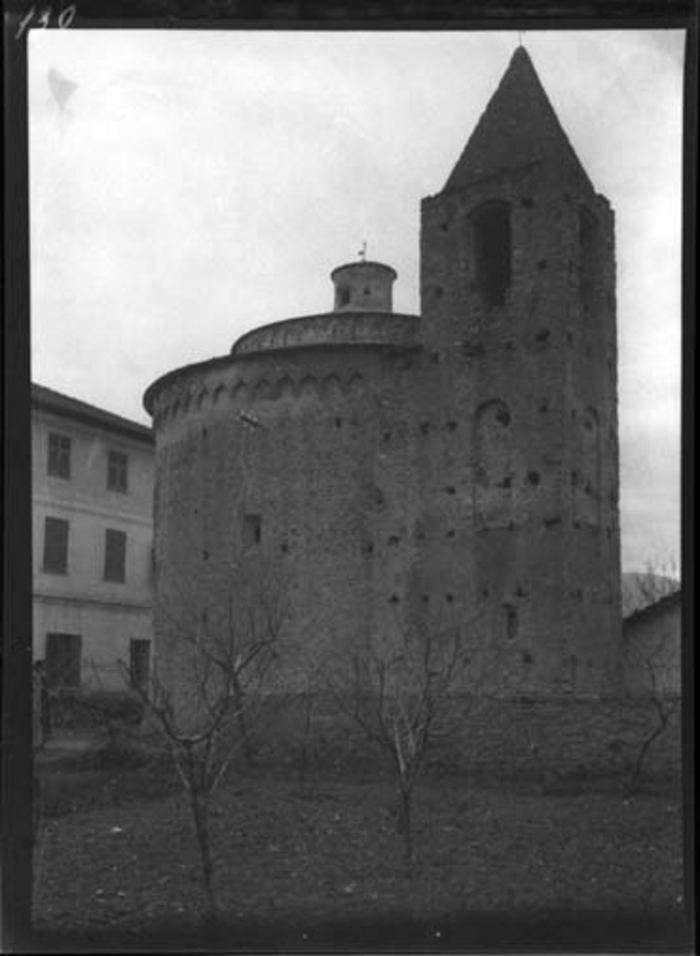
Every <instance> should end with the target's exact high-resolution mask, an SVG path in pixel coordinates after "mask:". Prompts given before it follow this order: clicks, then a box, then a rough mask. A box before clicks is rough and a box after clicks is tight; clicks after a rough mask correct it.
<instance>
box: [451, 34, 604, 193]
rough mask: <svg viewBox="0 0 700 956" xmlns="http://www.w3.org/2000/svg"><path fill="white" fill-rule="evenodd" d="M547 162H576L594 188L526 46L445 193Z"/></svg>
mask: <svg viewBox="0 0 700 956" xmlns="http://www.w3.org/2000/svg"><path fill="white" fill-rule="evenodd" d="M543 159H548V160H553V161H554V162H562V161H564V162H567V163H568V164H573V165H574V167H575V168H576V169H577V170H578V171H579V173H581V174H582V175H583V177H584V178H585V180H586V182H587V183H588V184H589V185H590V180H589V179H588V176H587V175H586V172H585V170H584V169H583V166H582V165H581V163H580V161H579V159H578V157H577V156H576V153H575V152H574V150H573V147H572V146H571V143H570V142H569V140H568V139H567V136H566V133H565V132H564V130H563V129H562V127H561V124H560V122H559V120H558V119H557V115H556V113H555V112H554V109H553V108H552V104H551V103H550V102H549V99H548V98H547V94H546V93H545V91H544V87H543V86H542V83H541V82H540V78H539V77H538V75H537V73H536V72H535V68H534V66H533V65H532V60H531V59H530V57H529V55H528V53H527V51H526V50H525V48H524V47H518V48H517V49H516V51H515V53H514V54H513V56H512V57H511V61H510V63H509V64H508V69H507V70H506V72H505V73H504V74H503V78H502V79H501V82H500V83H499V85H498V89H497V90H496V92H495V93H494V94H493V96H492V97H491V99H490V100H489V103H488V105H487V107H486V109H485V110H484V112H483V113H482V115H481V118H480V119H479V122H478V123H477V125H476V128H475V130H474V132H473V133H472V135H471V137H470V138H469V142H468V143H467V145H466V147H465V148H464V152H463V153H462V155H461V156H460V158H459V160H458V162H457V165H456V166H455V168H454V169H453V170H452V173H451V175H450V177H449V179H448V180H447V183H446V184H445V189H446V190H449V189H459V188H460V187H462V186H466V185H468V184H469V183H471V182H474V181H475V180H478V179H483V178H484V177H486V176H492V175H493V174H494V173H498V172H504V171H506V170H508V169H516V168H518V167H520V166H525V165H527V164H528V163H532V162H536V161H539V160H543ZM591 188H592V186H591Z"/></svg>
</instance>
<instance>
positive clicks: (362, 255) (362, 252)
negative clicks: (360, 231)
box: [357, 239, 367, 262]
mask: <svg viewBox="0 0 700 956" xmlns="http://www.w3.org/2000/svg"><path fill="white" fill-rule="evenodd" d="M357 254H358V256H359V257H360V259H361V260H362V261H363V262H364V261H365V259H366V258H367V240H366V239H365V240H363V242H362V248H361V249H360V251H359V252H358V253H357Z"/></svg>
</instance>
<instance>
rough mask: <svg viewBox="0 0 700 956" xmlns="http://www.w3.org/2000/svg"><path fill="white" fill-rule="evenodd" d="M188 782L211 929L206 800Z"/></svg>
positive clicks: (213, 910) (213, 921)
mask: <svg viewBox="0 0 700 956" xmlns="http://www.w3.org/2000/svg"><path fill="white" fill-rule="evenodd" d="M190 782H191V786H190V803H191V806H192V816H193V817H194V827H195V832H196V834H197V844H198V846H199V855H200V860H201V863H202V882H203V883H204V892H205V893H206V897H207V910H208V923H209V925H210V926H212V927H213V926H215V925H216V921H217V909H216V897H215V895H214V866H213V863H212V858H211V847H210V845H209V820H208V815H207V806H206V798H205V799H204V800H202V796H201V794H200V793H199V792H198V790H197V787H196V781H195V780H191V781H190Z"/></svg>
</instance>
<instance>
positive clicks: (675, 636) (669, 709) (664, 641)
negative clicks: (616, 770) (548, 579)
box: [624, 561, 680, 794]
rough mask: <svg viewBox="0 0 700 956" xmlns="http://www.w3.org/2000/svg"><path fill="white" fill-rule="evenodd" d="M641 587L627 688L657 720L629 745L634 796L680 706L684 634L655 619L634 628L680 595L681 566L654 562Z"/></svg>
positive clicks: (629, 634)
mask: <svg viewBox="0 0 700 956" xmlns="http://www.w3.org/2000/svg"><path fill="white" fill-rule="evenodd" d="M635 585H636V590H637V594H638V595H639V598H640V604H641V606H640V607H639V608H638V610H637V611H636V612H635V613H634V614H632V615H630V616H629V618H628V619H627V621H628V624H627V627H626V629H625V633H624V652H625V665H626V676H627V687H628V693H630V694H631V695H633V696H637V697H640V698H641V699H643V700H645V701H647V702H648V703H649V704H650V707H651V713H652V720H651V721H650V722H649V723H648V724H647V725H646V726H645V728H644V729H643V730H642V731H641V733H640V734H638V735H637V736H636V737H635V739H634V740H632V741H630V742H628V746H629V747H630V749H631V750H632V752H633V757H632V759H631V761H630V773H629V780H628V782H627V786H626V790H627V793H628V794H632V793H634V792H636V790H637V789H638V787H639V785H640V782H641V779H642V776H643V773H644V770H645V768H646V765H647V763H648V759H649V756H650V753H651V748H652V746H653V744H654V743H655V742H656V741H657V740H659V738H661V737H662V736H663V735H664V734H665V733H666V732H667V730H668V728H669V724H670V723H671V721H672V719H673V717H674V714H675V713H676V711H677V710H678V708H679V706H680V693H679V690H680V688H679V686H678V681H679V676H680V640H679V638H680V634H679V633H678V632H676V631H675V629H674V628H673V627H669V626H664V625H663V623H661V624H660V625H659V626H654V623H653V618H649V620H648V623H647V624H646V626H643V627H642V629H641V630H638V629H635V628H634V627H633V622H634V620H635V617H636V616H637V615H646V616H648V615H649V613H650V611H651V609H652V608H653V606H654V605H656V604H657V603H658V602H659V601H662V600H663V599H665V598H668V597H670V596H671V595H673V594H677V593H678V592H679V591H680V581H679V579H678V576H677V570H676V566H675V564H673V563H672V562H671V563H668V562H667V563H665V564H659V563H658V562H654V561H649V562H647V567H646V571H645V572H644V573H643V574H640V575H637V577H636V581H635Z"/></svg>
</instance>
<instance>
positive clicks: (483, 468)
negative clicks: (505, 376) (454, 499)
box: [472, 399, 513, 528]
mask: <svg viewBox="0 0 700 956" xmlns="http://www.w3.org/2000/svg"><path fill="white" fill-rule="evenodd" d="M511 431H512V429H511V419H510V412H509V411H508V407H507V406H506V405H505V403H504V402H502V401H500V400H499V399H494V400H493V401H490V402H485V403H484V404H483V405H480V406H479V408H477V410H476V412H475V414H474V422H473V431H472V442H473V444H472V449H473V461H472V468H473V489H474V519H475V523H476V525H477V527H481V528H502V527H507V526H508V525H509V524H510V522H511V517H512V514H511V512H512V504H511V498H512V488H511V486H512V481H513V475H512V436H511Z"/></svg>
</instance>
